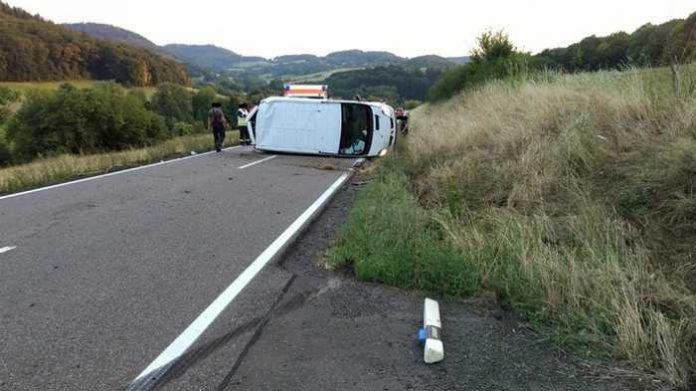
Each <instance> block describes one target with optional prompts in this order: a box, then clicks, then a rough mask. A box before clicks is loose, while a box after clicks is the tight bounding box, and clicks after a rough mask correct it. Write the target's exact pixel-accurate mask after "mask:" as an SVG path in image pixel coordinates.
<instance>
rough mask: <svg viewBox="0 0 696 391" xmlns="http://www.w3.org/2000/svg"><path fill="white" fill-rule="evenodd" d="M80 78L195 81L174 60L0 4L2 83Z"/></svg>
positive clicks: (128, 81)
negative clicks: (102, 39)
mask: <svg viewBox="0 0 696 391" xmlns="http://www.w3.org/2000/svg"><path fill="white" fill-rule="evenodd" d="M77 79H94V80H114V81H116V82H118V83H121V84H124V85H129V86H139V87H144V86H154V85H158V84H161V83H167V82H171V83H178V84H184V85H189V84H190V80H189V78H188V76H187V74H186V69H185V68H184V67H183V66H182V65H181V64H179V63H178V62H176V61H174V60H171V59H168V58H164V57H162V56H160V55H158V54H156V53H153V52H150V51H148V50H146V49H140V48H134V47H131V46H127V45H122V44H112V43H109V42H105V41H100V40H95V39H92V38H89V37H88V36H86V35H84V34H81V33H77V32H73V31H71V30H68V29H66V28H64V27H61V26H58V25H56V24H54V23H52V22H50V21H47V20H45V19H43V18H41V17H40V16H34V15H31V14H29V13H28V12H26V11H24V10H22V9H20V8H16V7H11V6H9V5H7V4H5V3H3V2H0V81H51V80H77Z"/></svg>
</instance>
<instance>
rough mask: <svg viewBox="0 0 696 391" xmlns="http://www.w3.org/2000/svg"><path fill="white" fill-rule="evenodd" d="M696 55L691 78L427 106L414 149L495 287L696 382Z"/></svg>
mask: <svg viewBox="0 0 696 391" xmlns="http://www.w3.org/2000/svg"><path fill="white" fill-rule="evenodd" d="M682 69H683V70H684V72H686V73H685V74H683V75H682V79H685V80H687V82H686V83H684V84H683V85H685V87H684V88H682V89H680V91H673V90H672V89H671V83H670V80H669V73H668V71H667V70H665V69H659V70H647V71H646V70H629V71H626V72H621V73H618V72H602V73H596V74H580V75H573V76H567V75H559V74H553V73H547V74H543V75H537V76H535V77H534V78H533V79H530V80H528V81H525V82H522V83H515V84H514V85H513V84H511V83H509V82H505V81H500V82H493V83H489V84H487V85H486V86H484V87H481V88H479V89H477V90H475V91H471V92H466V93H464V94H462V95H460V96H458V97H455V98H454V99H452V100H450V101H448V102H446V103H443V104H438V105H429V106H424V107H422V108H420V109H419V110H417V111H416V112H415V113H414V114H413V123H412V131H411V134H410V135H409V139H408V140H407V143H406V146H405V148H404V149H405V151H404V154H402V159H403V160H404V161H405V163H404V165H405V170H406V171H407V172H408V175H409V177H410V184H409V186H410V189H411V191H412V192H413V193H414V194H415V195H416V197H417V198H418V200H419V201H420V203H421V205H422V206H424V207H425V208H426V209H428V210H431V211H433V213H435V215H436V216H437V217H436V220H437V221H438V222H439V223H440V224H441V225H442V227H443V229H444V230H445V232H447V234H448V236H449V239H450V240H451V241H452V242H453V243H456V245H457V246H458V247H459V248H460V249H461V250H462V252H463V253H465V254H468V259H467V261H468V262H472V263H473V264H474V265H475V267H476V269H477V270H478V273H479V275H480V277H481V284H482V286H484V287H490V288H493V289H495V290H497V291H498V292H499V293H501V294H502V296H503V297H505V299H506V300H509V301H510V302H511V303H512V304H513V305H515V306H516V307H517V308H519V309H521V310H522V311H526V312H527V313H528V314H529V316H530V317H532V318H535V317H536V318H538V319H539V320H542V321H545V322H550V323H551V324H553V325H555V326H556V328H557V330H559V333H558V336H559V338H560V339H563V340H564V341H566V342H570V343H578V344H582V345H583V346H588V345H592V346H604V347H605V348H607V349H608V350H609V351H611V352H613V353H614V354H615V355H616V356H618V357H620V358H624V359H627V360H629V361H631V362H633V363H634V364H636V365H637V366H639V367H641V368H646V369H652V370H655V371H656V372H658V373H660V374H662V375H664V376H665V377H666V378H668V379H670V380H671V381H672V382H673V383H674V384H676V385H679V386H681V387H685V388H687V387H696V297H695V296H694V294H693V289H694V288H695V287H696V284H694V282H696V278H695V276H696V266H695V265H696V263H695V262H694V259H693V255H694V251H696V93H695V91H694V88H693V86H694V83H692V82H689V81H692V80H696V75H695V74H694V69H693V68H687V67H684V68H682ZM689 286H690V287H691V290H690V289H689Z"/></svg>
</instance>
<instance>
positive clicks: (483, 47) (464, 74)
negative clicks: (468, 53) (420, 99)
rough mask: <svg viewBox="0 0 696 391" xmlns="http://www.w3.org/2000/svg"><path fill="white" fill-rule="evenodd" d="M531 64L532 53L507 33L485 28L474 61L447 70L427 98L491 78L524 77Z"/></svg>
mask: <svg viewBox="0 0 696 391" xmlns="http://www.w3.org/2000/svg"><path fill="white" fill-rule="evenodd" d="M531 64H532V56H531V55H529V54H527V53H521V52H518V51H516V48H515V46H514V45H513V43H512V42H511V41H510V39H509V37H508V36H507V35H506V34H505V33H503V32H497V33H493V32H485V33H483V34H482V35H481V36H480V37H479V38H478V45H477V47H476V48H475V49H474V50H473V52H472V59H471V62H469V63H467V64H464V65H460V66H458V67H455V68H452V69H449V70H448V71H446V72H445V74H444V75H442V77H441V78H440V79H439V80H438V81H437V82H436V83H435V85H433V86H432V87H431V88H430V90H429V91H428V99H429V100H430V101H441V100H445V99H449V98H451V97H452V96H454V95H455V94H457V93H458V92H460V91H463V90H466V89H469V88H472V87H475V86H479V85H483V84H485V83H486V82H488V81H491V80H496V79H505V78H512V79H518V78H521V77H524V76H526V74H527V73H528V72H529V69H530V65H531Z"/></svg>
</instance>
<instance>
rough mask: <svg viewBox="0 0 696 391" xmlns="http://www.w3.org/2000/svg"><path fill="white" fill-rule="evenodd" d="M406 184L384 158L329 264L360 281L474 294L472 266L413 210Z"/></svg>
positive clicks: (428, 218)
mask: <svg viewBox="0 0 696 391" xmlns="http://www.w3.org/2000/svg"><path fill="white" fill-rule="evenodd" d="M406 183H407V177H406V175H405V174H404V173H403V172H401V171H400V168H399V161H398V159H396V158H388V160H387V161H385V162H384V166H382V167H381V168H380V170H379V173H378V174H377V175H376V177H375V179H374V181H373V182H372V183H370V184H369V185H368V186H367V188H366V189H365V190H364V191H363V192H361V194H360V195H359V196H358V199H357V201H356V204H355V207H354V208H353V211H352V212H351V214H350V217H349V219H348V222H347V223H346V224H345V226H344V227H343V229H342V230H341V233H340V236H339V239H338V241H337V243H336V245H335V246H334V247H333V248H332V249H331V250H330V251H329V254H328V262H329V264H330V265H331V266H333V267H343V266H352V267H353V268H354V270H355V273H356V274H357V276H358V277H359V278H360V279H363V280H366V281H375V282H382V283H386V284H390V285H394V286H399V287H406V288H410V289H420V290H426V291H430V292H436V293H439V294H441V295H449V296H464V295H470V294H472V293H474V292H476V290H477V289H478V286H479V278H478V275H477V273H476V270H475V269H474V267H473V266H472V263H471V262H470V260H469V259H467V257H466V256H465V255H464V254H463V253H462V252H461V251H459V250H458V249H457V248H456V247H455V246H454V245H452V243H451V242H450V241H448V240H447V239H446V235H447V233H446V232H445V230H444V229H443V226H442V225H441V223H440V222H439V221H438V219H437V218H436V217H435V216H432V215H431V214H429V213H428V212H426V211H425V210H423V209H421V208H420V207H419V206H418V203H417V201H416V199H415V198H414V197H413V196H412V195H411V194H410V193H409V192H408V190H407V188H406Z"/></svg>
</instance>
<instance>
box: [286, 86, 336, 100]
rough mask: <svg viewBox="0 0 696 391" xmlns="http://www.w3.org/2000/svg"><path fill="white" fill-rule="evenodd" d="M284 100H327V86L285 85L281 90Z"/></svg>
mask: <svg viewBox="0 0 696 391" xmlns="http://www.w3.org/2000/svg"><path fill="white" fill-rule="evenodd" d="M283 96H284V97H286V98H310V99H329V86H326V85H304V84H286V85H285V87H284V88H283Z"/></svg>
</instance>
